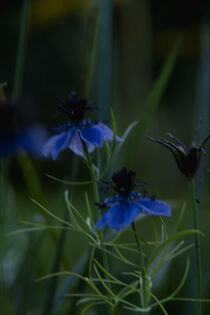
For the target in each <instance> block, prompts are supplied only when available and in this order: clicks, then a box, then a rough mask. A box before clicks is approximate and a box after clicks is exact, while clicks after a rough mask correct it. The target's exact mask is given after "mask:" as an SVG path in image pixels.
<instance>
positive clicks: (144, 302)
mask: <svg viewBox="0 0 210 315" xmlns="http://www.w3.org/2000/svg"><path fill="white" fill-rule="evenodd" d="M131 226H132V229H133V232H134V236H135V240H136V244H137V248H138V252H139V259H140V264H141V268H142V287H141V290H142V292H141V303H142V307H143V308H144V309H145V312H144V314H145V315H147V314H148V311H147V310H146V309H147V280H146V272H145V264H144V256H143V251H142V245H141V242H140V241H139V239H138V237H137V232H136V225H135V223H134V222H133V223H132V224H131Z"/></svg>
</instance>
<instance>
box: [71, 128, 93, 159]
mask: <svg viewBox="0 0 210 315" xmlns="http://www.w3.org/2000/svg"><path fill="white" fill-rule="evenodd" d="M80 135H81V133H80V130H76V131H75V133H74V135H73V137H72V139H71V142H70V143H69V146H68V148H69V149H70V150H72V151H73V152H74V153H75V154H78V155H81V156H82V157H85V152H84V149H83V144H82V141H81V138H80ZM83 140H84V139H83ZM84 142H85V144H86V147H87V150H88V152H89V153H91V152H93V151H94V150H95V147H96V146H95V145H94V144H92V143H89V142H87V141H86V140H84Z"/></svg>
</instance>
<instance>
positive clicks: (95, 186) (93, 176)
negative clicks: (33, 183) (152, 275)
mask: <svg viewBox="0 0 210 315" xmlns="http://www.w3.org/2000/svg"><path fill="white" fill-rule="evenodd" d="M82 143H83V148H84V151H85V154H86V158H87V162H88V167H89V170H90V173H91V179H92V184H93V195H94V200H95V202H96V203H99V202H100V198H99V192H98V181H97V175H96V172H95V169H94V165H93V161H92V158H91V156H90V155H89V153H88V150H87V147H86V144H85V143H84V142H82ZM94 217H96V218H98V217H99V216H98V214H95V215H94ZM98 236H99V240H100V243H101V246H102V247H103V248H105V245H104V239H103V234H102V232H101V231H98ZM102 258H103V264H104V267H105V269H106V270H107V271H109V262H108V257H107V253H106V252H105V251H103V252H102ZM92 259H93V257H91V260H92ZM91 269H92V268H91V263H90V264H89V275H90V274H91ZM105 276H106V278H109V277H108V276H107V275H105ZM108 286H109V287H111V284H110V283H109V282H108ZM109 314H110V315H111V314H113V312H112V309H111V308H109Z"/></svg>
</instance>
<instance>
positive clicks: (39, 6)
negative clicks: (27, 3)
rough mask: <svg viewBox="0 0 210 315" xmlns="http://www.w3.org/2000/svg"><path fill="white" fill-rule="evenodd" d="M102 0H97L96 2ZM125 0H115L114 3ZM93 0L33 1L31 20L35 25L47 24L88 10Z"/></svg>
mask: <svg viewBox="0 0 210 315" xmlns="http://www.w3.org/2000/svg"><path fill="white" fill-rule="evenodd" d="M99 1H100V0H95V3H96V4H97V2H99ZM123 1H124V0H114V1H113V2H114V4H117V3H119V2H123ZM92 2H93V1H92V0H35V1H32V2H31V20H32V23H33V24H35V25H40V26H41V25H46V24H49V23H50V22H52V21H54V20H55V19H57V18H62V17H64V16H66V15H68V14H69V13H72V12H75V11H86V10H87V9H88V8H90V6H91V3H92Z"/></svg>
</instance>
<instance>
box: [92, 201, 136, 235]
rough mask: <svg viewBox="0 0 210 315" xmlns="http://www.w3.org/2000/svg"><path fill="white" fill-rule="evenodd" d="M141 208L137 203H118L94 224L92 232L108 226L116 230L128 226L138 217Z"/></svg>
mask: <svg viewBox="0 0 210 315" xmlns="http://www.w3.org/2000/svg"><path fill="white" fill-rule="evenodd" d="M140 212H141V208H140V206H139V205H138V204H137V203H125V204H123V203H119V204H117V205H114V206H113V207H111V208H109V210H108V211H107V212H105V213H104V214H103V215H102V216H101V217H100V218H99V220H98V221H97V222H96V225H95V227H94V230H100V229H102V228H104V227H105V226H110V227H112V228H114V229H116V230H118V231H119V230H121V229H122V228H123V227H126V226H129V225H130V224H131V223H132V222H133V221H134V220H135V219H136V218H137V216H138V215H139V213H140Z"/></svg>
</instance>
